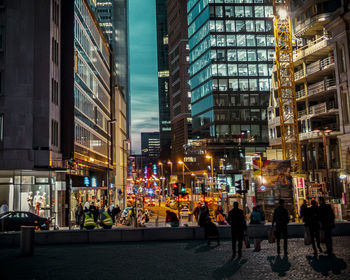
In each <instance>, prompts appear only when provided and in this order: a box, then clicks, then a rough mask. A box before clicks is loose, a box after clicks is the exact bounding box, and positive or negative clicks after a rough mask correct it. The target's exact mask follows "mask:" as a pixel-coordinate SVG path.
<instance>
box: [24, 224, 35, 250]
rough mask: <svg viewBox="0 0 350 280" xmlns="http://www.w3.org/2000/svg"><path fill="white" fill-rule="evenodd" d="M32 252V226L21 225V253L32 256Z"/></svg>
mask: <svg viewBox="0 0 350 280" xmlns="http://www.w3.org/2000/svg"><path fill="white" fill-rule="evenodd" d="M33 253H34V227H30V226H21V255H22V256H32V255H33Z"/></svg>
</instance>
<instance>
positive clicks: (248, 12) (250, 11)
mask: <svg viewBox="0 0 350 280" xmlns="http://www.w3.org/2000/svg"><path fill="white" fill-rule="evenodd" d="M245 16H246V17H253V8H252V7H251V6H246V7H245Z"/></svg>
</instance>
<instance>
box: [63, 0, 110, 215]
mask: <svg viewBox="0 0 350 280" xmlns="http://www.w3.org/2000/svg"><path fill="white" fill-rule="evenodd" d="M72 22H73V23H74V26H72V24H71V23H72ZM61 34H62V40H63V44H62V57H63V59H62V64H61V75H62V114H63V118H62V120H63V121H62V123H63V126H64V135H63V137H62V139H63V140H64V143H63V146H62V150H63V158H64V160H65V162H66V166H67V168H68V172H67V176H66V182H67V200H68V203H69V204H70V205H69V208H70V210H71V213H70V217H71V219H72V218H73V217H74V213H75V212H74V211H75V209H76V207H77V205H78V203H79V202H82V203H84V202H85V201H89V202H92V201H94V202H96V203H101V204H104V205H105V204H108V203H109V202H110V201H111V200H113V197H114V193H113V188H112V187H113V186H112V181H111V171H112V169H113V161H112V145H111V131H112V130H113V129H114V127H115V121H114V120H113V119H112V99H113V95H114V88H113V87H112V78H111V51H110V49H109V46H108V42H107V40H106V39H105V37H104V34H103V32H102V30H101V29H100V26H99V24H98V22H97V20H96V17H95V14H94V12H93V10H92V9H91V8H90V6H89V4H88V2H87V1H86V0H75V1H72V2H70V1H66V2H64V3H63V6H62V33H61ZM67 219H68V217H67Z"/></svg>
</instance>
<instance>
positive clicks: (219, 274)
mask: <svg viewBox="0 0 350 280" xmlns="http://www.w3.org/2000/svg"><path fill="white" fill-rule="evenodd" d="M247 261H248V260H247V259H240V258H238V259H235V260H234V261H232V260H231V259H229V260H228V261H227V262H226V263H225V264H224V265H223V266H222V267H219V268H217V269H215V270H214V272H213V278H214V279H227V278H230V277H231V276H232V275H233V274H235V273H236V272H237V271H238V270H239V269H240V268H241V267H242V265H244V264H245V263H246V262H247Z"/></svg>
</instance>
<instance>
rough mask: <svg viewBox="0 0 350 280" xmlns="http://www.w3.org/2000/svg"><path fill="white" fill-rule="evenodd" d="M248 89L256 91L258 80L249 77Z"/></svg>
mask: <svg viewBox="0 0 350 280" xmlns="http://www.w3.org/2000/svg"><path fill="white" fill-rule="evenodd" d="M249 90H250V91H257V90H258V80H257V79H249Z"/></svg>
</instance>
